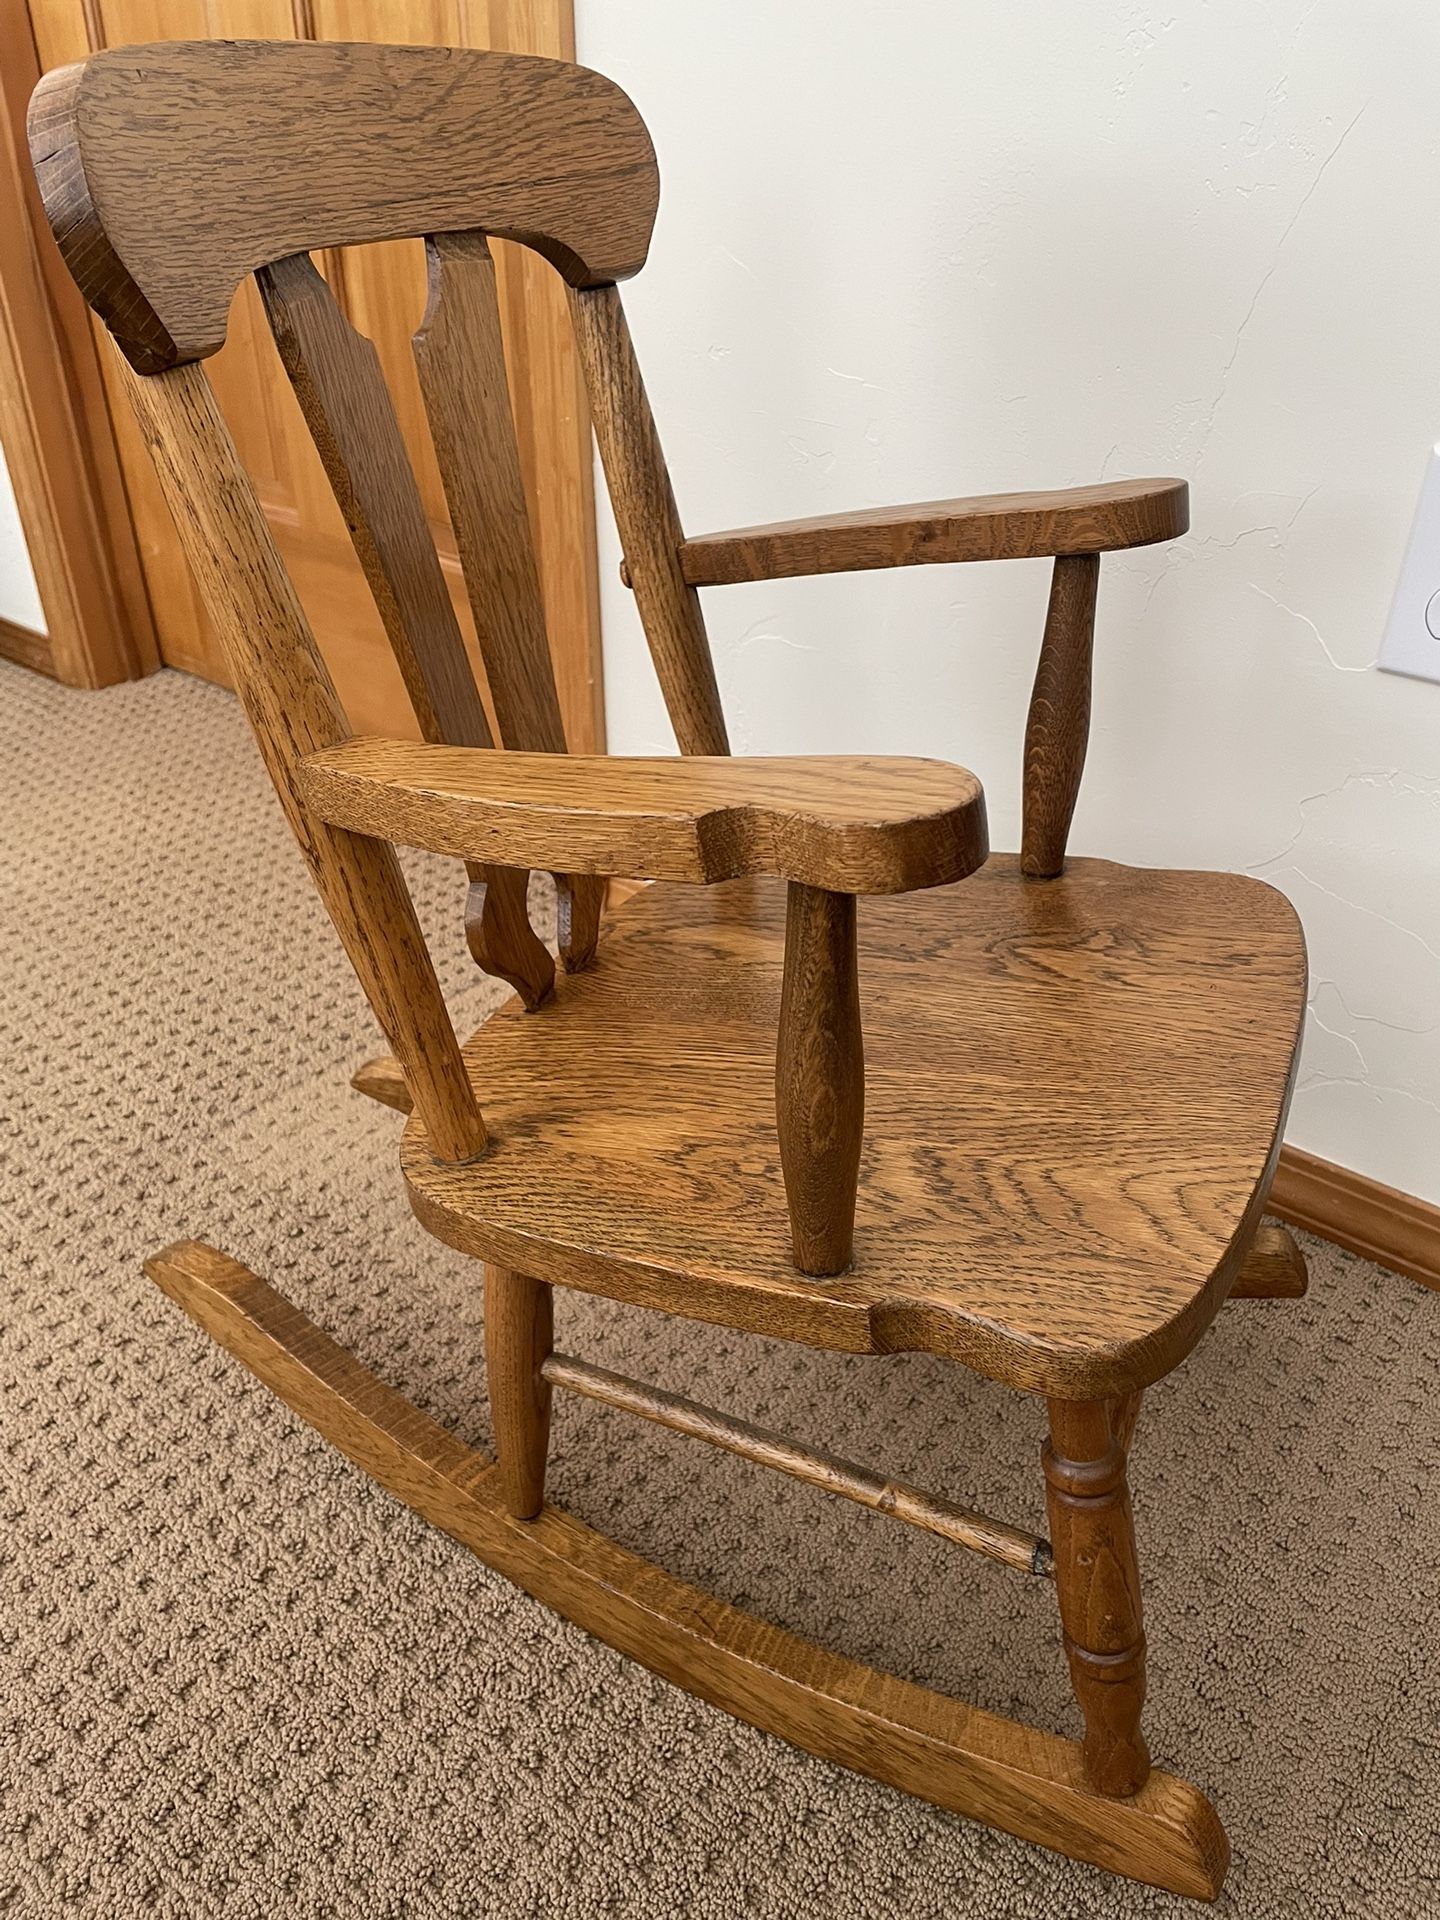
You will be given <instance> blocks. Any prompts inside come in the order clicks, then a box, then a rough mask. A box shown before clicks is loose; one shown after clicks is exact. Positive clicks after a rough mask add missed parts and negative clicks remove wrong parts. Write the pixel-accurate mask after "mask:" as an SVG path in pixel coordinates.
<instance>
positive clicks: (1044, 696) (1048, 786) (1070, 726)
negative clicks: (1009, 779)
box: [1020, 553, 1100, 880]
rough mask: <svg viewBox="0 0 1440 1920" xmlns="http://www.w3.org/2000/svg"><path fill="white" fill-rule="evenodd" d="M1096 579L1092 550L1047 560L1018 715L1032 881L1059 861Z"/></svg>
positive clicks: (1086, 682)
mask: <svg viewBox="0 0 1440 1920" xmlns="http://www.w3.org/2000/svg"><path fill="white" fill-rule="evenodd" d="M1099 584H1100V556H1099V555H1098V554H1095V553H1077V554H1066V555H1062V556H1061V557H1060V558H1059V559H1058V560H1057V561H1056V562H1055V571H1054V576H1053V578H1052V580H1051V583H1050V604H1049V607H1048V609H1047V611H1046V614H1045V634H1044V638H1043V639H1042V640H1041V643H1040V664H1039V666H1038V667H1037V669H1036V672H1035V686H1034V690H1033V691H1032V693H1031V695H1030V713H1029V717H1028V718H1027V720H1026V722H1025V783H1024V832H1023V835H1022V838H1021V843H1020V865H1021V868H1022V870H1023V871H1024V872H1025V873H1027V874H1029V876H1030V877H1031V878H1032V879H1035V880H1049V879H1053V878H1054V876H1055V875H1056V874H1057V873H1059V871H1060V870H1061V868H1062V867H1063V866H1064V864H1065V843H1066V841H1067V840H1068V838H1069V836H1070V819H1071V815H1072V814H1073V813H1074V811H1075V802H1076V799H1077V798H1078V796H1079V793H1080V776H1081V774H1082V773H1083V772H1084V771H1085V747H1086V744H1087V742H1088V740H1089V737H1090V657H1091V648H1092V645H1093V642H1094V636H1095V595H1096V592H1097V590H1098V588H1099Z"/></svg>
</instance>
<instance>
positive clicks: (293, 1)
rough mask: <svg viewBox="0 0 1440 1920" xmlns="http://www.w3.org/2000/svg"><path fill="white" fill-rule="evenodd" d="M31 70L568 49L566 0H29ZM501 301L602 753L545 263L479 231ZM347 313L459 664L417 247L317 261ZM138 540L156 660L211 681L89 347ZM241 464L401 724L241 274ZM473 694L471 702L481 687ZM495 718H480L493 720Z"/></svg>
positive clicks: (350, 569) (342, 669)
mask: <svg viewBox="0 0 1440 1920" xmlns="http://www.w3.org/2000/svg"><path fill="white" fill-rule="evenodd" d="M29 5H30V13H31V20H32V23H33V26H34V30H35V38H36V43H37V46H38V48H39V53H40V61H41V65H42V66H43V67H44V68H46V69H48V68H50V67H54V66H59V65H62V64H63V63H64V62H66V61H70V60H79V59H83V58H84V56H85V55H86V54H87V53H91V52H95V51H98V50H99V49H100V48H101V47H115V46H125V45H134V44H136V43H137V42H142V41H148V40H179V39H261V40H293V39H314V40H388V41H394V42H401V43H407V44H410V45H421V44H425V45H433V46H466V47H494V48H503V49H505V50H508V51H510V52H516V53H540V54H549V55H552V56H557V57H560V58H566V59H569V58H573V57H574V46H573V20H572V13H571V0H489V3H488V4H486V0H29ZM495 255H496V259H497V263H498V268H499V274H500V281H501V306H502V316H503V321H504V327H505V343H506V355H507V359H508V361H509V364H510V375H511V392H512V395H513V402H514V408H515V415H516V426H517V429H518V434H519V441H520V450H521V464H522V466H523V468H524V471H525V481H526V491H527V495H528V497H529V502H530V508H531V518H532V521H533V523H534V532H535V545H536V550H537V554H538V558H539V565H540V575H541V585H542V590H543V593H544V598H545V611H546V617H547V622H548V626H549V635H550V649H551V653H552V656H553V658H554V662H555V678H556V682H557V685H558V688H559V694H560V707H561V713H562V715H563V717H564V721H565V733H566V739H567V741H568V744H569V746H570V749H571V751H572V752H578V753H586V752H595V751H598V750H600V749H601V748H603V746H604V733H603V727H604V718H603V707H602V704H601V677H600V642H599V602H598V592H597V582H596V575H595V531H594V500H593V497H592V493H591V464H590V422H589V414H588V412H587V411H586V406H585V399H584V391H583V386H582V382H581V376H580V371H579V367H578V364H577V361H576V357H575V351H574V345H573V341H572V339H571V333H570V323H569V316H568V314H567V311H566V306H565V297H564V290H563V288H562V286H561V284H560V281H559V278H558V276H557V275H556V274H555V273H554V272H553V271H552V270H551V268H549V267H548V266H547V265H546V264H545V263H544V262H543V261H541V260H540V259H538V258H537V257H536V256H535V255H533V254H530V253H527V252H525V251H524V250H523V249H521V248H519V247H515V246H512V245H509V244H505V243H500V242H497V243H496V245H495ZM320 265H321V268H322V271H324V272H325V274H326V275H327V277H328V278H329V279H330V281H331V284H332V285H333V286H334V287H335V290H336V293H337V295H338V296H339V298H340V301H341V304H342V305H343V306H344V308H345V310H346V312H347V313H348V315H349V317H350V319H351V321H352V323H353V324H354V325H355V326H356V327H358V328H359V329H360V331H361V332H362V333H366V334H368V335H369V336H370V338H371V339H372V340H374V342H375V345H376V348H377V350H378V351H379V354H380V358H381V361H382V364H383V365H384V368H385V373H386V377H387V379H388V380H389V382H390V387H391V391H392V393H393V394H394V396H395V404H396V409H397V411H398V413H399V415H400V421H401V425H402V427H403V428H404V431H405V436H406V439H407V441H408V443H409V446H410V451H411V457H412V459H413V460H414V463H415V468H416V472H417V474H418V476H419V480H420V486H421V491H422V494H423V496H424V499H425V504H426V508H427V510H428V512H429V515H430V520H431V524H432V526H433V528H434V532H435V537H436V544H437V546H438V548H439V551H440V557H441V562H442V564H443V566H444V568H445V574H446V578H447V580H448V581H449V584H450V590H451V597H452V598H453V600H454V602H455V607H456V612H457V613H458V615H459V618H460V623H461V627H462V630H463V631H464V633H465V636H466V643H467V645H468V646H469V647H470V650H471V657H472V660H473V661H474V663H475V667H476V673H477V677H478V678H479V680H480V684H481V687H482V689H483V688H484V685H485V681H484V673H483V669H482V668H481V666H480V661H479V655H478V652H477V650H476V647H475V637H474V629H473V625H472V622H471V619H470V613H469V608H468V606H467V605H466V601H465V592H464V585H463V582H462V579H461V575H460V563H459V559H458V556H457V554H456V550H455V542H454V539H453V536H452V535H451V532H450V527H449V523H448V520H447V517H446V511H445V498H444V492H443V489H442V487H441V483H440V476H439V472H438V470H437V468H436V465H435V460H434V456H433V454H432V452H431V450H430V445H429V439H428V436H427V433H426V429H425V415H424V408H423V404H422V402H421V398H420V390H419V385H418V382H417V379H416V375H415V369H414V365H413V363H412V360H411V355H410V336H411V334H412V333H413V332H414V330H415V328H416V327H417V326H418V324H419V321H420V315H421V312H422V310H423V308H424V304H425V270H424V256H423V247H422V245H421V243H420V242H419V241H397V242H389V243H386V244H383V245H379V246H369V247H356V248H350V249H347V250H346V251H345V252H344V253H343V254H339V253H337V254H335V255H333V256H327V257H326V258H325V259H323V260H322V261H321V262H320ZM102 362H103V364H104V365H105V367H106V370H107V373H106V377H107V382H108V383H109V393H110V404H111V409H112V414H113V417H114V422H115V432H116V438H117V441H118V443H119V448H120V458H121V465H122V468H123V471H124V475H125V481H126V485H127V487H128V490H129V494H130V500H131V506H132V512H133V516H134V521H135V528H136V533H137V536H138V540H139V545H140V551H141V555H142V559H143V563H144V568H145V574H146V580H147V584H148V587H149V591H150V598H151V602H152V605H153V608H154V613H155V625H156V629H157V633H158V639H159V646H160V654H161V658H162V659H163V660H164V661H165V662H166V664H167V665H169V666H173V667H181V668H184V669H186V670H187V671H189V672H191V673H198V674H201V675H203V676H204V677H205V678H206V679H209V680H219V681H222V682H223V681H224V680H225V678H226V675H225V668H224V662H223V659H222V657H221V652H220V647H219V644H218V641H217V639H216V637H215V635H214V634H213V633H211V631H210V630H209V627H208V625H207V623H206V621H205V618H204V615H203V614H202V612H201V610H200V606H199V602H198V600H197V599H196V596H195V592H194V588H193V586H192V584H191V581H190V577H189V573H188V571H187V569H186V565H185V562H184V560H183V558H182V557H181V553H180V549H179V545H178V543H177V541H176V538H175V535H174V532H173V529H172V527H171V524H170V517H169V514H168V512H167V510H166V508H165V506H164V504H163V501H162V500H161V497H160V493H159V489H158V486H157V484H156V481H155V477H154V473H153V471H152V469H151V465H150V461H149V458H148V457H147V455H146V454H145V451H144V449H143V447H142V446H141V444H140V440H139V435H138V433H137V431H136V429H135V426H134V423H133V422H132V420H131V419H130V417H129V408H128V405H127V403H126V401H125V399H124V397H123V394H122V393H121V391H120V389H119V386H118V384H116V383H115V381H114V379H113V370H112V369H111V349H110V348H109V346H108V343H107V344H106V345H105V346H104V348H103V351H102ZM208 366H209V370H210V372H211V377H212V379H213V380H214V383H215V388H216V391H217V393H218V394H219V397H220V401H221V404H222V406H223V407H224V409H225V412H226V415H227V417H228V418H229V421H230V424H231V428H232V430H233V432H234V434H235V438H236V441H237V443H238V445H239V448H240V452H241V455H242V457H243V458H244V460H245V463H246V465H247V467H248V468H249V470H250V472H251V474H252V475H253V477H254V479H255V481H256V483H257V486H258V489H259V493H260V498H261V502H262V504H263V506H264V509H265V514H266V517H267V519H268V520H269V522H270V526H271V528H272V530H273V532H274V534H275V537H276V540H277V542H278V544H279V547H280V550H281V552H282V554H283V555H284V557H285V561H286V564H287V565H288V566H289V568H290V571H291V573H292V575H293V577H294V580H295V585H296V589H297V591H298V592H299V595H300V599H301V601H302V603H303V605H304V607H305V610H306V613H307V614H308V615H309V618H310V621H311V623H312V625H313V627H314V630H315V636H316V639H317V641H318V642H319V644H320V647H321V650H322V652H323V653H324V655H325V658H326V661H327V663H328V664H329V667H330V671H331V673H332V674H333V676H334V679H335V684H336V687H337V689H338V691H339V693H340V697H341V699H342V700H343V702H344V704H345V707H346V710H347V712H348V713H349V715H350V719H351V723H352V724H353V725H354V726H355V727H356V728H357V729H358V730H360V731H362V732H383V733H401V734H407V735H413V734H414V733H415V731H416V728H415V723H414V719H413V717H412V715H411V713H410V707H409V702H408V700H407V699H406V696H405V690H404V687H403V685H402V683H401V679H400V675H399V672H398V670H397V669H396V666H395V663H394V660H393V658H392V657H391V653H390V649H389V646H388V643H387V642H386V639H385V633H384V629H383V628H382V626H381V624H380V618H379V615H378V614H377V613H376V611H375V607H374V604H373V603H372V601H371V599H370V594H369V591H368V589H367V588H366V585H365V582H364V578H363V576H362V574H361V572H360V567H359V564H358V562H357V561H356V559H355V557H354V553H353V551H352V549H351V545H350V540H349V537H348V535H347V533H346V531H345V525H344V521H343V520H342V518H341V516H340V512H339V509H338V508H337V507H336V505H335V501H334V498H333V496H332V494H331V492H330V488H329V485H328V483H327V482H326V479H325V475H324V472H323V470H322V469H321V466H320V461H319V458H318V456H317V455H316V453H315V450H314V447H313V446H312V444H311V442H310V437H309V435H308V433H307V432H306V430H305V426H304V422H303V421H302V419H301V417H300V410H299V407H298V406H297V404H296V402H295V398H294V395H293V394H292V393H291V391H290V386H289V383H288V381H287V380H286V378H285V375H284V373H283V371H282V370H281V367H280V363H279V360H278V358H277V357H276V353H275V349H274V346H273V344H272V342H271V339H270V334H269V329H268V328H267V326H266V324H265V319H264V316H263V314H262V312H261V310H260V304H259V299H258V296H257V295H256V292H255V288H254V285H253V283H250V282H247V283H246V284H245V285H244V286H243V287H242V288H241V290H240V294H239V296H238V298H237V301H236V306H235V310H234V313H233V314H232V317H231V325H230V334H229V339H228V341H227V344H226V345H225V347H224V349H223V350H222V352H221V353H220V354H219V355H218V356H217V357H216V358H215V359H213V360H211V361H210V362H209V363H208ZM487 704H488V695H487ZM492 718H493V716H492Z"/></svg>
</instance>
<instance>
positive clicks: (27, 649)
mask: <svg viewBox="0 0 1440 1920" xmlns="http://www.w3.org/2000/svg"><path fill="white" fill-rule="evenodd" d="M0 660H14V661H17V662H18V663H19V665H20V666H22V667H29V668H30V670H31V672H32V673H43V674H45V675H46V676H47V677H48V678H49V679H51V680H54V679H56V678H57V675H56V672H55V658H54V655H53V654H52V652H51V650H50V641H49V638H48V636H47V635H45V634H43V633H37V632H36V631H35V629H34V628H33V627H22V626H21V624H20V622H19V621H18V620H7V619H6V618H5V616H4V614H3V613H0Z"/></svg>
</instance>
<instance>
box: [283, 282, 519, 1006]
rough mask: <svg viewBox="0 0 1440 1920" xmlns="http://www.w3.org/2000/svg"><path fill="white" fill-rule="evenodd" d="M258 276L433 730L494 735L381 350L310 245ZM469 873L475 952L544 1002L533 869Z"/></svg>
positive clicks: (486, 740)
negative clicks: (532, 904) (360, 328)
mask: <svg viewBox="0 0 1440 1920" xmlns="http://www.w3.org/2000/svg"><path fill="white" fill-rule="evenodd" d="M256 279H257V281H258V282H259V285H260V295H261V298H262V300H263V301H264V304H265V312H266V315H267V317H268V319H269V321H270V328H271V331H272V333H273V334H274V336H275V344H276V346H277V347H278V348H279V351H280V358H281V360H282V361H283V363H284V366H285V371H286V372H287V373H288V374H289V376H290V381H291V384H292V386H293V387H294V389H295V393H296V397H297V398H298V400H299V402H300V409H301V412H302V413H303V414H304V416H305V423H306V425H307V426H308V427H309V429H310V436H311V438H312V439H313V440H314V442H315V446H316V449H317V450H318V452H319V454H320V459H321V462H322V464H323V465H324V468H325V472H326V475H327V476H328V478H329V481H330V485H331V487H332V489H333V490H334V494H335V498H336V501H337V502H338V504H339V507H340V511H341V513H342V514H343V515H344V518H345V524H346V525H347V526H348V527H349V529H350V537H351V539H352V540H353V542H354V545H355V551H356V554H357V555H358V557H359V560H360V565H361V567H362V568H363V570H364V573H365V578H366V580H367V581H368V582H369V586H370V591H371V593H372V594H373V596H374V599H375V605H376V607H377V608H378V610H379V613H380V617H381V620H382V621H383V623H384V626H385V632H386V635H387V636H388V638H389V641H390V646H391V650H392V651H393V653H394V655H395V659H396V662H397V663H398V665H399V668H400V672H401V676H402V678H403V679H404V681H405V686H406V690H407V692H408V693H409V695H410V702H411V705H412V706H413V707H414V709H415V717H416V719H417V721H418V722H419V725H420V731H421V733H422V735H423V736H424V737H425V739H427V740H433V741H443V742H445V743H446V744H447V745H449V746H454V747H489V746H493V745H494V741H493V739H492V737H491V733H490V725H489V722H488V721H487V720H486V718H485V709H484V706H483V705H482V704H481V700H480V694H479V690H478V689H477V687H476V685H475V676H474V674H473V673H472V672H471V670H470V661H469V658H468V656H467V654H466V652H465V643H464V641H463V639H462V638H461V635H460V624H459V622H458V621H457V620H456V618H455V609H454V607H453V606H452V605H451V602H450V590H449V588H448V587H447V586H446V584H445V576H444V574H443V572H442V571H441V567H440V558H439V555H438V554H437V553H436V551H435V544H434V542H433V541H432V539H431V537H430V528H429V525H428V523H427V521H426V517H425V505H424V502H423V501H422V500H421V498H420V489H419V486H418V485H417V484H416V480H415V474H414V470H413V468H412V467H411V465H410V457H409V455H408V453H407V452H406V449H405V442H404V439H403V438H402V436H401V432H400V423H399V421H398V420H397V418H396V417H395V407H394V404H393V402H392V400H391V398H390V390H389V388H388V387H387V386H386V384H385V376H384V374H383V373H382V372H381V369H380V358H379V355H378V354H377V353H376V351H375V348H374V346H373V345H372V343H371V342H370V341H369V340H367V339H366V338H365V337H364V335H363V334H360V333H357V332H356V330H355V328H354V327H352V326H351V324H350V322H349V320H348V319H347V318H346V316H345V315H344V313H342V312H341V310H340V305H339V303H338V301H337V300H336V299H335V296H334V294H333V293H332V292H331V290H330V288H329V286H328V285H327V284H326V282H325V281H324V279H323V278H322V277H321V275H320V274H319V273H318V272H317V270H316V269H315V267H314V265H313V264H312V263H311V261H310V258H309V256H308V254H303V253H300V254H292V255H290V257H289V258H288V259H285V260H277V261H274V262H272V263H271V264H270V265H269V266H265V267H262V268H261V269H260V271H259V273H258V274H257V275H256ZM542 637H543V636H542ZM469 873H470V878H471V881H472V883H474V884H473V885H472V889H471V896H470V901H469V904H468V906H467V910H466V917H465V925H466V934H467V937H468V939H469V942H470V950H471V952H472V954H473V955H474V957H475V960H476V961H477V963H478V964H479V965H480V966H482V967H484V968H485V970H486V971H487V972H489V973H493V974H496V975H498V977H499V978H500V979H502V980H507V981H509V983H510V984H511V985H512V986H513V987H514V988H515V989H516V991H517V992H518V993H519V994H520V995H521V997H522V998H523V999H524V1000H525V1003H526V1005H527V1006H538V1005H539V1003H540V1002H541V1001H542V1000H543V999H544V998H545V996H546V994H548V993H549V991H550V988H551V986H552V985H553V983H554V979H555V963H554V962H553V961H552V960H551V958H550V955H549V953H548V952H547V950H546V948H545V946H544V944H543V943H542V942H541V941H540V940H539V939H538V938H537V937H536V935H535V932H534V930H533V928H532V927H531V925H530V922H529V920H528V918H527V916H526V911H525V893H526V882H527V880H528V878H529V876H528V875H527V874H524V873H517V872H514V871H513V870H509V869H504V868H491V867H482V866H479V865H478V864H471V865H470V867H469Z"/></svg>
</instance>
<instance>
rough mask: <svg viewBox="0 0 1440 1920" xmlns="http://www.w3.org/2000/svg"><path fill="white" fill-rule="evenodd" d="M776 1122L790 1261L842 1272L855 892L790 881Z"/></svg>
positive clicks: (849, 1198)
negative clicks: (801, 884) (833, 890)
mask: <svg viewBox="0 0 1440 1920" xmlns="http://www.w3.org/2000/svg"><path fill="white" fill-rule="evenodd" d="M775 1125H776V1132H777V1134H778V1136H779V1142H780V1166H781V1169H782V1171H783V1173H784V1176H785V1200H786V1206H787V1208H788V1210H789V1214H790V1239H791V1243H792V1245H793V1247H794V1253H795V1265H796V1267H797V1268H798V1269H799V1271H800V1272H801V1273H809V1274H814V1275H817V1276H829V1275H833V1274H838V1273H844V1272H845V1271H846V1269H847V1268H848V1267H849V1265H850V1256H851V1253H852V1251H853V1247H854V1238H855V1183H856V1181H857V1179H858V1178H859V1174H860V1147H861V1142H862V1140H863V1137H864V1130H865V1050H864V1042H863V1039H862V1035H861V1025H860V983H859V973H858V966H857V961H856V952H855V900H854V897H853V896H852V895H850V894H846V893H830V892H827V891H826V890H825V889H824V888H823V887H807V886H798V885H796V884H795V883H794V882H793V881H792V882H791V884H790V887H789V889H788V891H787V899H786V909H785V966H784V974H783V977H782V982H781V988H780V1019H779V1024H778V1028H777V1033H776V1043H775Z"/></svg>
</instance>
